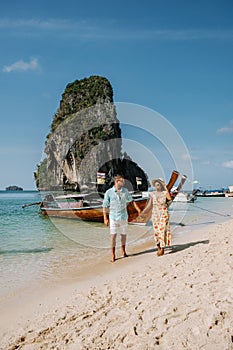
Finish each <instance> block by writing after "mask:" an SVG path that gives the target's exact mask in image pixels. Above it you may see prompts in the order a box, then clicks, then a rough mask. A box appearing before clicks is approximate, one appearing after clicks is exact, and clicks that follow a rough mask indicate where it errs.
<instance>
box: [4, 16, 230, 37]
mask: <svg viewBox="0 0 233 350" xmlns="http://www.w3.org/2000/svg"><path fill="white" fill-rule="evenodd" d="M0 28H1V29H3V30H4V29H6V30H9V29H13V30H15V29H16V30H19V31H20V30H21V29H23V30H25V29H26V30H27V29H28V30H30V34H31V35H33V33H34V32H35V31H38V30H39V31H40V32H41V31H44V32H45V33H46V34H47V33H48V32H51V31H54V32H57V31H59V33H60V31H62V34H63V35H66V36H72V37H73V36H76V37H79V38H84V39H89V40H94V39H97V40H98V39H99V40H101V39H107V40H108V39H111V40H123V39H124V40H147V39H148V40H162V41H163V40H166V41H167V40H171V41H186V40H187V41H188V40H192V41H193V40H232V39H233V30H232V29H225V30H223V29H218V30H210V29H205V28H202V29H197V28H193V29H176V30H174V29H170V28H167V29H160V28H150V29H148V28H146V27H144V28H137V29H136V28H129V27H127V28H125V27H123V26H122V25H121V23H119V22H117V21H116V20H114V19H108V20H105V21H103V20H102V21H101V22H100V21H98V20H79V21H73V20H70V19H65V18H64V19H62V18H60V19H59V18H48V19H42V20H41V19H38V18H31V19H24V18H22V19H17V20H13V19H11V18H4V19H1V18H0ZM119 28H121V29H119ZM40 34H41V33H40ZM58 35H59V34H58Z"/></svg>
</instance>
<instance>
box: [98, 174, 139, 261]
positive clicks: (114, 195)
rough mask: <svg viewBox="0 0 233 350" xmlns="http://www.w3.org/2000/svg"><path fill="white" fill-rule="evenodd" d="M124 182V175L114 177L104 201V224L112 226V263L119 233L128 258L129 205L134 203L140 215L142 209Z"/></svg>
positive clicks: (124, 253) (123, 252) (123, 250)
mask: <svg viewBox="0 0 233 350" xmlns="http://www.w3.org/2000/svg"><path fill="white" fill-rule="evenodd" d="M124 182H125V181H124V177H123V176H122V175H116V176H115V177H114V186H113V187H112V188H110V189H109V190H107V191H106V192H105V195H104V201H103V214H104V223H105V225H106V226H108V224H109V226H110V234H111V250H112V260H111V261H112V262H114V261H115V249H116V236H117V233H120V235H121V248H122V255H123V257H127V256H128V255H127V254H126V251H125V245H126V229H127V225H128V213H127V204H128V203H130V202H133V205H134V207H135V209H136V210H137V212H138V214H140V212H141V210H140V208H139V207H138V206H137V204H136V203H135V202H134V201H133V198H132V196H131V194H130V193H129V191H128V190H127V188H125V187H123V186H124ZM107 208H109V219H108V216H107V212H108V209H107Z"/></svg>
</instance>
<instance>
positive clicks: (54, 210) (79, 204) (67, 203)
mask: <svg viewBox="0 0 233 350" xmlns="http://www.w3.org/2000/svg"><path fill="white" fill-rule="evenodd" d="M178 176H179V173H178V172H177V171H175V170H174V171H173V172H172V174H171V178H170V180H169V182H168V185H167V187H168V189H169V190H170V189H171V188H172V187H173V185H174V183H175V182H176V180H177V178H178ZM132 197H133V200H134V201H135V202H136V203H137V205H138V207H139V208H140V210H141V211H142V214H140V215H138V212H137V211H136V209H135V207H134V205H133V204H132V203H129V204H128V206H127V210H128V221H129V222H131V223H135V224H143V223H146V222H148V220H149V219H150V215H144V214H143V210H144V209H145V207H146V205H147V202H148V199H149V193H148V192H140V193H133V194H132ZM40 210H41V213H42V214H43V215H45V216H49V217H58V218H68V219H79V220H84V221H94V222H104V217H103V199H102V198H101V196H100V195H99V194H98V193H89V194H88V193H84V194H79V193H77V194H69V195H59V196H54V195H53V194H47V195H45V198H44V199H43V201H42V202H41V204H40Z"/></svg>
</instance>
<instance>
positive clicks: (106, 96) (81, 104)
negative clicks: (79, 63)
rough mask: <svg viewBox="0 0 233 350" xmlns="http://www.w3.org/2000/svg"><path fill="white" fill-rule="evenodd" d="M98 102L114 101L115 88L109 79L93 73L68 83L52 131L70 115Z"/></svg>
mask: <svg viewBox="0 0 233 350" xmlns="http://www.w3.org/2000/svg"><path fill="white" fill-rule="evenodd" d="M97 102H113V90H112V86H111V84H110V83H109V81H108V79H106V78H104V77H100V76H95V75H93V76H91V77H89V78H84V79H81V80H75V81H74V82H73V83H70V84H68V85H67V86H66V88H65V91H64V93H63V94H62V100H61V101H60V108H59V110H58V112H57V113H56V114H55V116H54V118H53V122H52V125H51V131H52V132H53V131H54V130H55V129H56V127H57V126H58V125H59V124H60V123H62V121H63V120H64V119H65V118H66V117H67V116H68V115H71V114H73V113H76V112H78V111H81V110H83V109H85V108H89V107H92V106H94V105H95V104H96V103H97Z"/></svg>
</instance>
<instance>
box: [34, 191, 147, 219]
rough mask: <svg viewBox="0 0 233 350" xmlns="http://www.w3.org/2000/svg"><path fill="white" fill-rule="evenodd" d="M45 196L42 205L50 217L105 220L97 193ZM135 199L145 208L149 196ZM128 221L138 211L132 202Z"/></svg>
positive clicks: (129, 205) (45, 213)
mask: <svg viewBox="0 0 233 350" xmlns="http://www.w3.org/2000/svg"><path fill="white" fill-rule="evenodd" d="M48 196H49V197H46V196H45V200H44V201H43V202H42V203H41V205H40V210H41V213H42V214H43V215H46V216H49V217H59V218H68V219H80V220H84V221H95V222H104V217H103V206H102V199H101V198H100V197H98V193H96V194H83V195H80V194H77V195H64V196H57V197H54V196H53V195H51V194H50V195H48ZM133 197H134V196H133ZM134 201H135V202H136V203H137V205H138V206H139V208H140V209H141V210H143V209H144V208H145V206H146V204H147V201H148V197H142V196H141V197H140V198H137V196H135V198H134ZM127 210H128V221H129V222H131V221H133V220H135V219H136V218H137V216H138V212H137V211H136V209H135V208H134V206H133V204H132V203H129V204H128V207H127Z"/></svg>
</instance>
